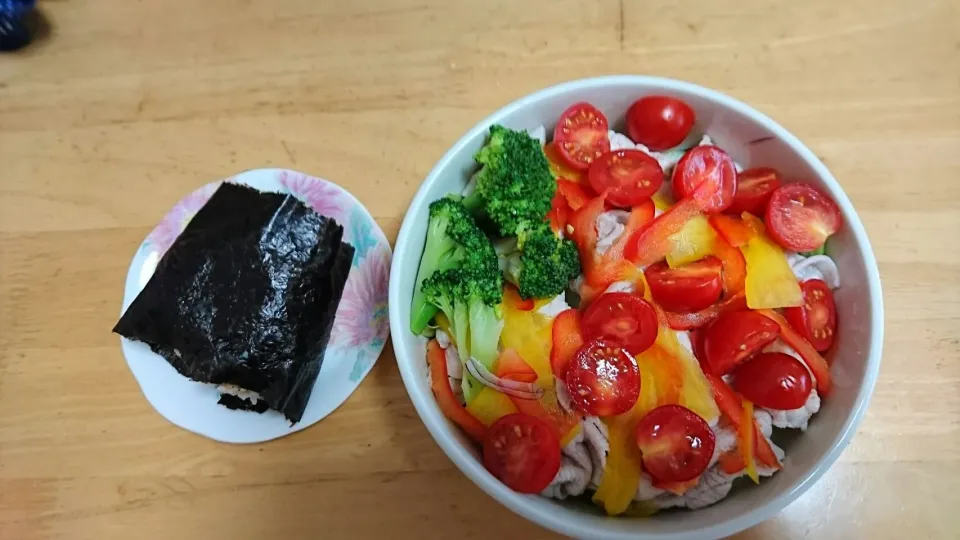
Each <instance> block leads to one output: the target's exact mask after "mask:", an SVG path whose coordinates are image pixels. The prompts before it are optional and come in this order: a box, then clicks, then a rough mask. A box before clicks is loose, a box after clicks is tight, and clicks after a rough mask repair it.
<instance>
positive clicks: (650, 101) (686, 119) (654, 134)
mask: <svg viewBox="0 0 960 540" xmlns="http://www.w3.org/2000/svg"><path fill="white" fill-rule="evenodd" d="M695 120H696V117H695V116H694V114H693V109H691V108H690V106H689V105H687V104H686V103H684V102H682V101H680V100H679V99H677V98H672V97H667V96H648V97H645V98H641V99H638V100H637V101H635V102H634V103H633V105H630V108H629V109H627V133H628V134H629V135H630V138H631V139H633V141H634V142H638V143H641V144H643V145H645V146H646V147H647V148H649V149H651V150H654V151H657V152H659V151H660V150H667V149H669V148H673V147H674V146H677V145H678V144H680V143H681V142H683V140H684V139H685V138H687V135H689V134H690V130H691V129H692V128H693V123H694V121H695Z"/></svg>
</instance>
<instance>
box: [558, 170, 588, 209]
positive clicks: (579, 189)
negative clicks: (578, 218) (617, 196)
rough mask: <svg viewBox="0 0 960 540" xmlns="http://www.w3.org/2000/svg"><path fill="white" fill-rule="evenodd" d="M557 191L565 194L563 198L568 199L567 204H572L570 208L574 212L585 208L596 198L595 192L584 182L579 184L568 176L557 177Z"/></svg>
mask: <svg viewBox="0 0 960 540" xmlns="http://www.w3.org/2000/svg"><path fill="white" fill-rule="evenodd" d="M557 193H560V194H561V195H563V198H564V199H566V201H567V205H568V206H570V209H571V210H573V211H574V212H576V211H577V210H579V209H581V208H583V207H584V206H585V205H586V204H587V203H588V202H590V200H591V199H592V198H594V195H593V193H592V192H591V191H588V189H587V188H585V187H584V185H583V184H579V183H577V182H574V181H573V180H567V179H566V178H558V179H557Z"/></svg>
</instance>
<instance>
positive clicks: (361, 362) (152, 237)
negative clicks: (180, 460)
mask: <svg viewBox="0 0 960 540" xmlns="http://www.w3.org/2000/svg"><path fill="white" fill-rule="evenodd" d="M225 181H228V182H233V183H237V184H244V185H247V186H250V187H253V188H256V189H259V190H261V191H271V192H277V193H290V194H293V195H295V196H296V197H297V198H298V199H300V200H302V201H303V202H304V203H306V204H307V205H308V206H311V207H313V208H314V209H315V210H316V211H317V212H319V213H320V214H323V215H325V216H328V217H332V218H334V219H336V220H337V222H338V223H340V224H341V225H343V228H344V233H343V239H344V241H346V242H349V243H350V244H351V245H353V247H354V248H355V249H356V253H355V255H354V257H353V266H352V267H351V269H350V274H349V276H348V277H347V283H346V286H345V288H344V291H343V298H342V299H341V301H340V305H339V307H338V308H337V315H336V318H335V320H334V324H333V331H332V333H331V335H330V343H329V345H328V346H327V350H326V354H325V356H324V359H323V364H322V366H321V368H320V375H319V376H317V381H316V383H315V385H314V387H313V393H312V394H311V396H310V401H309V402H308V403H307V408H306V410H305V411H304V412H303V418H301V419H300V421H299V422H297V423H296V424H294V425H293V426H291V425H290V422H289V421H287V419H286V418H284V417H283V415H281V414H280V413H278V412H276V411H272V410H271V411H267V412H265V413H263V414H257V413H255V412H250V411H234V410H230V409H227V408H226V407H223V406H221V405H218V404H217V400H218V399H219V393H218V392H217V391H216V387H215V386H214V385H211V384H204V383H199V382H195V381H191V380H190V379H187V378H186V377H184V376H183V375H180V374H179V373H177V371H176V370H175V369H174V368H173V366H171V365H170V364H169V363H168V362H167V361H166V360H165V359H164V358H163V357H161V356H160V355H157V354H155V353H153V352H152V351H151V350H150V347H149V346H147V345H146V344H144V343H141V342H137V341H131V340H128V339H126V338H121V339H120V343H121V347H122V348H123V354H124V356H125V357H126V358H127V364H128V365H129V366H130V370H131V371H132V372H133V375H134V377H136V379H137V382H138V383H139V384H140V389H141V390H142V391H143V394H144V396H146V398H147V401H149V402H150V404H151V405H153V407H154V408H155V409H156V410H157V412H159V413H160V414H161V415H163V417H164V418H166V419H167V420H169V421H170V422H173V423H174V424H176V425H178V426H180V427H182V428H184V429H187V430H190V431H192V432H194V433H198V434H200V435H203V436H205V437H209V438H211V439H214V440H217V441H222V442H231V443H255V442H263V441H269V440H271V439H276V438H278V437H282V436H284V435H288V434H290V433H293V432H295V431H300V430H301V429H304V428H306V427H309V426H311V425H313V424H314V423H316V422H317V421H319V420H321V419H322V418H324V417H325V416H327V415H328V414H330V413H331V412H333V410H334V409H336V408H337V407H339V406H340V404H341V403H343V402H344V401H345V400H346V399H347V398H348V397H349V396H350V394H352V393H353V391H354V390H356V388H357V386H359V384H360V382H361V381H362V380H363V378H364V377H365V376H366V375H367V373H369V372H370V368H372V367H373V364H374V362H376V360H377V358H378V357H379V356H380V353H381V352H382V351H383V347H384V345H385V344H386V341H387V336H388V333H389V322H388V319H387V287H388V280H389V272H390V260H391V252H390V244H389V243H388V242H387V238H386V236H384V234H383V231H382V230H381V229H380V227H379V226H378V225H377V223H376V221H374V219H373V217H372V216H371V215H370V213H369V212H368V211H367V209H366V208H364V206H363V204H361V203H360V201H358V200H357V199H356V198H355V197H354V196H353V195H351V194H350V193H349V192H347V191H346V190H345V189H343V188H341V187H340V186H338V185H336V184H334V183H332V182H328V181H326V180H321V179H319V178H314V177H311V176H307V175H305V174H302V173H298V172H295V171H289V170H283V169H257V170H252V171H247V172H244V173H241V174H239V175H237V176H235V177H233V178H228V179H226V180H225ZM220 183H221V182H213V183H211V184H207V185H206V186H203V187H201V188H200V189H198V190H196V191H194V192H193V193H191V194H190V195H187V196H186V197H184V198H183V199H181V200H180V202H178V203H177V204H176V205H175V206H174V207H173V209H172V210H170V212H169V213H167V215H166V216H165V217H164V218H163V220H162V221H161V222H160V224H159V225H157V226H156V227H155V228H154V229H153V231H152V232H151V233H150V234H149V235H148V236H147V238H146V240H144V242H143V244H141V245H140V248H139V249H138V250H137V253H136V255H134V257H133V262H131V264H130V269H129V270H128V271H127V282H126V286H125V288H124V295H123V311H126V309H127V306H129V305H130V303H131V302H133V299H134V298H136V296H137V295H138V294H139V293H140V291H141V290H142V289H143V286H144V285H145V284H146V283H147V282H148V281H149V280H150V277H151V276H152V275H153V272H154V270H155V269H156V266H157V262H158V261H159V260H160V257H161V256H162V255H163V253H165V252H166V250H167V249H168V248H169V247H170V246H171V245H172V244H173V242H174V240H176V237H177V236H178V235H179V234H180V232H181V231H183V229H184V227H186V225H187V223H189V222H190V219H191V218H192V217H193V216H194V214H196V212H197V211H198V210H199V209H200V208H201V207H202V206H203V205H204V204H205V203H206V202H207V200H208V199H209V198H210V196H211V195H213V192H214V191H216V189H217V186H219V185H220Z"/></svg>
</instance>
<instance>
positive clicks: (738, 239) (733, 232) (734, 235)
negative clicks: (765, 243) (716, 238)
mask: <svg viewBox="0 0 960 540" xmlns="http://www.w3.org/2000/svg"><path fill="white" fill-rule="evenodd" d="M708 219H709V221H710V225H711V226H712V227H713V228H714V229H716V231H717V232H718V233H720V236H722V237H723V239H724V240H726V241H727V243H728V244H730V245H731V246H733V247H735V248H738V247H740V246H744V245H746V244H747V242H749V241H750V239H751V238H753V236H754V234H756V233H755V232H754V230H753V229H752V228H751V227H750V226H749V225H747V224H746V223H744V222H743V220H742V219H740V218H738V217H736V216H729V215H726V214H715V215H712V216H710V217H709V218H708Z"/></svg>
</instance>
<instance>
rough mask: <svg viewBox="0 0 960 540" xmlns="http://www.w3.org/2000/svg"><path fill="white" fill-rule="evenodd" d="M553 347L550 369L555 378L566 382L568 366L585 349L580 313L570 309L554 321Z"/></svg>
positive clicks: (552, 332) (552, 331)
mask: <svg viewBox="0 0 960 540" xmlns="http://www.w3.org/2000/svg"><path fill="white" fill-rule="evenodd" d="M551 336H552V338H553V347H552V348H551V349H550V367H551V369H552V370H553V376H554V377H556V378H558V379H560V380H561V381H562V380H564V378H565V377H566V374H567V366H568V365H570V361H571V360H573V357H574V356H575V355H576V354H577V351H579V350H580V347H583V334H582V333H581V331H580V311H578V310H576V309H568V310H566V311H563V312H561V313H560V314H559V315H557V316H556V318H554V319H553V328H552V330H551Z"/></svg>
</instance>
